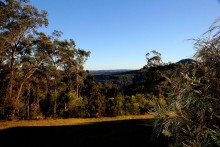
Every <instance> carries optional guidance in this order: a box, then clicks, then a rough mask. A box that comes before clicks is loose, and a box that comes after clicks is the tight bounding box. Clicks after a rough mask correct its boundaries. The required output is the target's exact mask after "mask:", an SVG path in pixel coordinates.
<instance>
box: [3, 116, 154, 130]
mask: <svg viewBox="0 0 220 147" xmlns="http://www.w3.org/2000/svg"><path fill="white" fill-rule="evenodd" d="M150 118H153V115H150V114H147V115H126V116H117V117H100V118H70V119H42V120H14V121H0V130H2V129H7V128H12V127H22V126H26V127H27V126H65V125H79V124H86V123H96V122H105V121H117V120H129V119H150Z"/></svg>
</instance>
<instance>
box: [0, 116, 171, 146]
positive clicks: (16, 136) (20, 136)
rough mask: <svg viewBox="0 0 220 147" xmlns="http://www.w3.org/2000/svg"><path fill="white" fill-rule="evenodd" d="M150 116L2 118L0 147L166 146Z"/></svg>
mask: <svg viewBox="0 0 220 147" xmlns="http://www.w3.org/2000/svg"><path fill="white" fill-rule="evenodd" d="M152 118H153V116H151V115H141V116H120V117H111V118H110V117H107V118H105V117H103V118H89V119H75V118H74V119H56V120H53V119H49V120H36V121H10V122H8V121H3V122H1V123H0V124H1V130H0V146H1V147H4V146H22V147H25V146H27V147H29V146H37V147H40V146H73V147H87V146H95V147H99V146H100V147H101V146H105V147H113V146H121V147H125V146H126V147H130V146H131V147H133V146H138V147H142V146H143V147H146V146H148V147H151V146H152V147H153V146H160V147H166V146H167V140H166V139H165V138H163V137H158V138H153V137H152V133H153V126H152V125H153V122H154V119H152Z"/></svg>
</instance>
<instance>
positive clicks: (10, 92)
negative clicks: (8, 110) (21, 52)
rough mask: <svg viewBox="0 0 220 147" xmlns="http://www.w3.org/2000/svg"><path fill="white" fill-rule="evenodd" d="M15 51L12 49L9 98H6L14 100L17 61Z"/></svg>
mask: <svg viewBox="0 0 220 147" xmlns="http://www.w3.org/2000/svg"><path fill="white" fill-rule="evenodd" d="M15 52H16V50H15V49H12V53H11V63H10V82H9V97H7V96H6V99H7V98H9V99H12V93H13V84H14V61H15Z"/></svg>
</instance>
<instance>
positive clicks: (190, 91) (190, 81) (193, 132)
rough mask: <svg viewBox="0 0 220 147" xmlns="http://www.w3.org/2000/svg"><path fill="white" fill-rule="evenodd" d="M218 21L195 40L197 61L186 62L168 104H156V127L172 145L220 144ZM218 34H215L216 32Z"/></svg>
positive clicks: (219, 38)
mask: <svg viewBox="0 0 220 147" xmlns="http://www.w3.org/2000/svg"><path fill="white" fill-rule="evenodd" d="M217 22H218V21H216V23H214V24H213V25H212V26H211V27H210V29H209V30H208V31H207V32H206V33H205V34H204V36H203V37H202V38H200V39H197V40H194V41H195V47H196V49H197V52H196V54H195V58H196V60H197V64H195V65H189V66H188V65H186V66H185V70H183V71H182V72H181V73H179V75H175V76H174V77H175V78H173V79H170V80H171V81H172V85H173V88H172V89H173V91H172V92H171V93H170V95H169V100H170V101H168V102H167V104H166V105H161V104H160V103H159V102H158V103H157V104H156V105H155V108H156V110H157V112H156V117H158V118H159V119H158V121H157V123H156V124H155V130H157V131H158V133H162V134H164V135H165V136H168V137H170V139H171V140H172V142H171V144H170V145H171V146H195V147H196V146H215V145H220V26H219V25H217ZM213 33H214V34H213Z"/></svg>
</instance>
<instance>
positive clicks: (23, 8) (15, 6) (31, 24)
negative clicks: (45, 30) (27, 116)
mask: <svg viewBox="0 0 220 147" xmlns="http://www.w3.org/2000/svg"><path fill="white" fill-rule="evenodd" d="M0 14H1V19H0V48H1V52H0V54H1V58H2V60H4V62H3V63H4V64H7V65H9V68H10V70H9V75H10V76H9V82H8V88H7V94H6V96H5V101H6V100H7V99H9V100H10V101H12V99H16V98H19V95H20V89H22V88H21V87H22V85H23V84H22V85H20V89H19V91H18V93H17V94H15V93H14V92H13V91H14V88H15V84H14V81H15V76H16V72H17V69H19V67H21V66H22V63H21V60H22V59H21V58H22V57H23V56H24V53H26V54H28V53H30V46H29V45H27V41H28V39H30V38H31V37H30V35H29V34H33V32H34V31H36V29H37V28H38V27H41V26H47V24H48V20H47V18H46V15H47V13H46V11H42V12H39V11H38V9H36V8H35V7H33V6H31V5H28V0H2V1H1V2H0ZM24 46H25V47H24ZM32 72H33V71H30V72H29V73H28V74H27V75H26V78H25V79H24V80H26V79H28V78H29V76H30V75H32Z"/></svg>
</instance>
